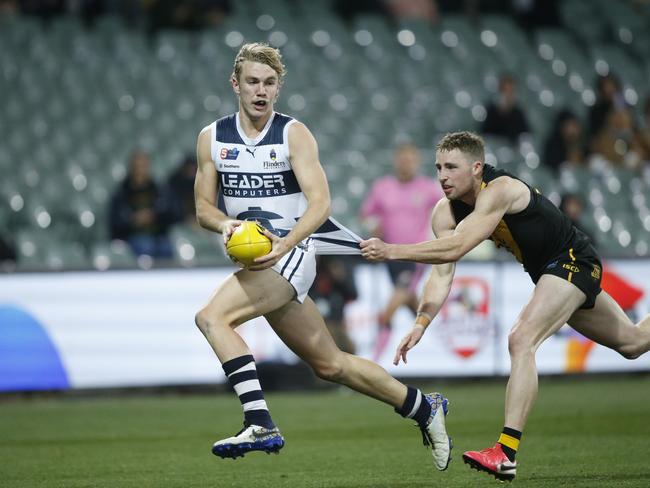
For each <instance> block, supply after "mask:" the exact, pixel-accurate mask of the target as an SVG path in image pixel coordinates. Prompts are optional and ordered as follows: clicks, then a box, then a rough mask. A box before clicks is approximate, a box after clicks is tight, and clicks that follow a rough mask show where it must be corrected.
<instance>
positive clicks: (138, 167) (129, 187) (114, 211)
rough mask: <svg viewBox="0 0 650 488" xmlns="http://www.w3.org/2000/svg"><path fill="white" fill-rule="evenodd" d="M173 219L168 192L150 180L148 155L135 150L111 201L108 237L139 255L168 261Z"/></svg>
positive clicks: (151, 178) (170, 254)
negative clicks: (125, 245) (109, 232)
mask: <svg viewBox="0 0 650 488" xmlns="http://www.w3.org/2000/svg"><path fill="white" fill-rule="evenodd" d="M175 218H176V216H175V215H174V211H173V205H172V204H171V199H170V198H169V195H168V192H166V191H165V190H164V189H163V188H160V187H159V186H158V185H157V184H156V182H155V181H154V180H153V177H152V175H151V160H150V158H149V154H147V153H146V152H144V151H139V150H137V151H134V152H133V154H132V155H131V158H130V160H129V169H128V173H127V176H126V178H125V179H124V181H123V182H122V184H121V185H120V187H119V189H118V191H117V192H116V193H115V194H114V195H113V198H112V200H111V208H110V225H111V238H113V239H122V240H125V241H127V242H128V243H129V245H130V246H131V248H132V249H133V252H134V253H135V254H137V255H138V256H141V255H147V256H151V257H153V258H171V257H172V247H171V243H170V241H169V238H168V236H167V231H168V228H169V225H170V224H171V223H172V222H173V221H174V220H175Z"/></svg>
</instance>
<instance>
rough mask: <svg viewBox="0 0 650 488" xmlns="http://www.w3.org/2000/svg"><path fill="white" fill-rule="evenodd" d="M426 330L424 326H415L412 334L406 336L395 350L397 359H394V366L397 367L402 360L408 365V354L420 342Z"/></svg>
mask: <svg viewBox="0 0 650 488" xmlns="http://www.w3.org/2000/svg"><path fill="white" fill-rule="evenodd" d="M425 330H426V329H425V328H424V327H423V326H422V325H420V324H415V325H414V326H413V329H411V332H409V333H408V334H406V335H405V336H404V338H403V339H402V341H401V342H400V343H399V346H397V349H396V350H395V357H394V358H393V364H394V365H395V366H397V365H398V364H399V360H400V359H401V360H402V361H404V364H406V354H407V353H408V352H409V351H410V350H411V349H412V348H413V347H415V345H416V344H417V343H418V342H420V339H422V335H423V334H424V331H425Z"/></svg>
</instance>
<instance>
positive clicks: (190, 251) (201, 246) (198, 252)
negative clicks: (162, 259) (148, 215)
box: [170, 224, 232, 267]
mask: <svg viewBox="0 0 650 488" xmlns="http://www.w3.org/2000/svg"><path fill="white" fill-rule="evenodd" d="M170 239H171V241H172V247H173V249H174V257H175V259H176V261H177V262H178V263H180V264H181V265H183V266H186V267H193V266H217V265H232V262H231V261H230V259H229V258H228V257H227V256H226V254H225V251H224V249H223V245H222V244H221V243H220V239H221V236H219V235H217V234H215V233H213V232H209V231H207V230H204V229H200V228H198V227H196V226H194V225H188V224H177V225H175V226H173V227H172V229H171V231H170Z"/></svg>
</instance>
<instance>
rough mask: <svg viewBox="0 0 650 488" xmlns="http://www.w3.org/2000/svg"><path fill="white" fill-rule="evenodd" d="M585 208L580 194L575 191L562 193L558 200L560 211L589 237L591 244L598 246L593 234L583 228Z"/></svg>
mask: <svg viewBox="0 0 650 488" xmlns="http://www.w3.org/2000/svg"><path fill="white" fill-rule="evenodd" d="M584 210H585V202H584V200H583V199H582V197H581V196H580V195H578V194H577V193H566V194H564V195H562V200H561V201H560V211H561V212H562V213H563V214H564V215H566V216H567V217H569V220H570V221H571V222H572V223H573V225H574V226H576V227H577V228H578V229H580V230H581V231H582V232H583V233H584V234H586V235H587V237H589V239H590V240H591V244H592V245H593V246H594V247H598V243H597V242H596V239H595V238H594V236H593V234H592V233H591V232H589V231H588V230H587V229H585V226H584V221H583V218H584V216H583V214H584Z"/></svg>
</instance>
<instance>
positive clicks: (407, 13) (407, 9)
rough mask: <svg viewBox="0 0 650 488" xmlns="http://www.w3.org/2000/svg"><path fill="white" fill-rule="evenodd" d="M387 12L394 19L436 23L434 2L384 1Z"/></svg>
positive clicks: (437, 16) (433, 0)
mask: <svg viewBox="0 0 650 488" xmlns="http://www.w3.org/2000/svg"><path fill="white" fill-rule="evenodd" d="M385 1H386V4H387V6H388V10H389V11H390V13H391V14H392V15H393V17H395V18H396V19H404V20H418V21H425V22H427V23H429V24H435V23H437V22H438V18H439V11H438V3H437V2H436V1H435V0H385Z"/></svg>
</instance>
